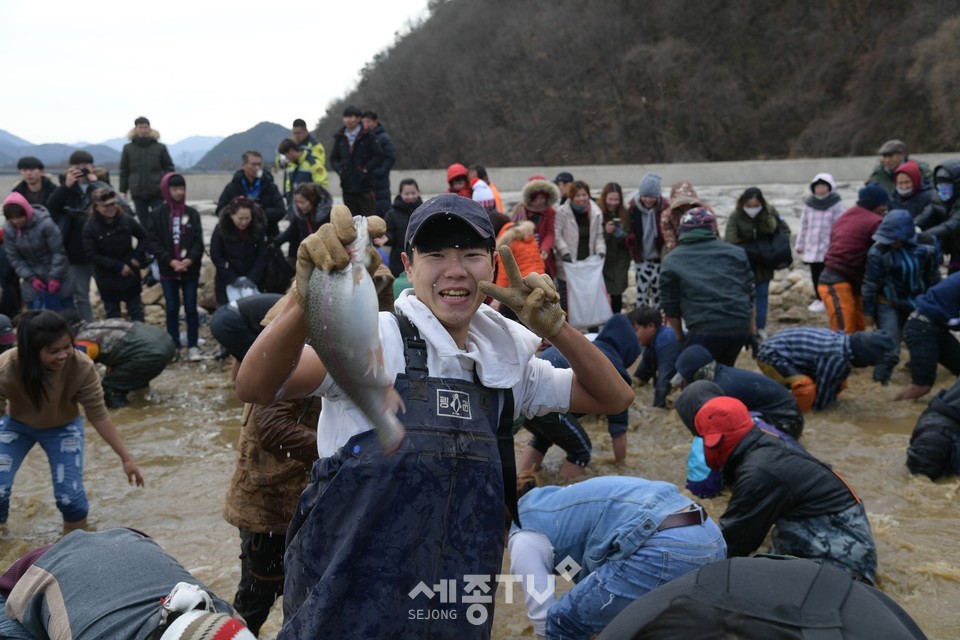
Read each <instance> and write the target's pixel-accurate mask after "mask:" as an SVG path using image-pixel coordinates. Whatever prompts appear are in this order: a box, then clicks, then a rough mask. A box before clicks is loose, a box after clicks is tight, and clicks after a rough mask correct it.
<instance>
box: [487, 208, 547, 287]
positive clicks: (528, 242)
mask: <svg viewBox="0 0 960 640" xmlns="http://www.w3.org/2000/svg"><path fill="white" fill-rule="evenodd" d="M500 247H510V251H512V252H513V257H514V259H515V260H516V261H517V267H519V268H520V275H521V276H524V277H526V276H527V275H528V274H531V273H543V272H544V270H545V269H546V265H544V263H543V258H541V257H540V247H538V246H537V239H536V237H534V226H533V222H531V221H530V220H524V221H523V222H508V223H507V224H505V225H503V228H502V229H500V235H499V236H497V248H498V249H499V248H500ZM497 265H498V267H497V284H498V285H500V286H501V287H504V288H506V287H507V286H509V280H508V279H507V271H506V269H504V268H503V265H502V264H500V256H499V255H498V256H497Z"/></svg>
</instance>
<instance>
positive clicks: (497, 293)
mask: <svg viewBox="0 0 960 640" xmlns="http://www.w3.org/2000/svg"><path fill="white" fill-rule="evenodd" d="M499 253H500V264H501V266H502V267H503V268H504V269H505V270H506V272H507V279H508V280H509V285H508V286H507V288H506V289H504V288H503V287H498V286H497V285H495V284H493V283H492V282H487V281H482V282H480V283H478V286H479V287H480V291H482V292H483V293H484V294H486V295H488V296H490V297H491V298H493V299H494V300H499V301H500V303H501V304H505V305H507V306H508V307H510V308H511V309H513V312H514V313H516V314H517V317H518V318H520V321H521V322H523V324H525V325H526V326H527V328H528V329H530V330H531V331H533V332H534V333H535V334H537V335H538V336H540V337H541V338H545V339H547V340H549V339H550V338H552V337H553V336H555V335H557V333H559V332H560V329H561V328H562V327H563V323H564V322H565V321H566V319H567V314H566V312H565V311H564V310H563V309H562V308H561V307H560V294H559V293H557V288H556V287H555V286H554V285H553V280H551V279H550V276H547V275H542V274H539V273H531V274H528V275H527V277H526V278H523V277H521V276H520V268H519V267H518V266H517V261H516V259H514V257H513V252H512V251H511V250H510V247H508V246H502V247H500V248H499Z"/></svg>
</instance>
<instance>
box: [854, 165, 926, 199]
mask: <svg viewBox="0 0 960 640" xmlns="http://www.w3.org/2000/svg"><path fill="white" fill-rule="evenodd" d="M909 160H913V158H911V157H910V156H905V157H904V159H903V161H904V162H907V161H909ZM913 161H914V162H916V163H917V166H918V167H919V168H920V178H921V182H923V183H926V184H933V172H932V171H930V165H929V164H927V163H926V162H923V161H921V160H913ZM866 184H878V185H880V186H881V187H883V188H884V189H886V190H887V193H890V194H892V193H893V191H894V188H895V187H894V184H893V173H888V172H887V168H886V167H884V166H883V163H882V162H878V163H877V164H876V166H875V167H874V168H873V172H872V173H871V174H870V176H869V177H868V178H867V182H866Z"/></svg>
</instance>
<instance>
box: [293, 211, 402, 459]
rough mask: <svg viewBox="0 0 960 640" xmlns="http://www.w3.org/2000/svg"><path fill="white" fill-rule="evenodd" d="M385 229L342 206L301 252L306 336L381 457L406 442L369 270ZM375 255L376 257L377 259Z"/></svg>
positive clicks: (300, 284)
mask: <svg viewBox="0 0 960 640" xmlns="http://www.w3.org/2000/svg"><path fill="white" fill-rule="evenodd" d="M385 230H386V225H385V224H384V222H383V219H382V218H379V217H378V216H370V217H368V218H364V217H362V216H356V217H353V218H351V216H350V210H349V209H347V208H346V207H344V206H342V205H337V206H335V207H334V208H333V211H332V212H331V216H330V222H328V223H327V224H324V225H323V226H322V227H320V229H319V230H318V231H317V232H316V233H314V234H313V235H311V236H309V237H307V238H306V239H305V240H304V241H303V242H302V243H301V244H300V249H299V250H298V251H297V299H298V300H299V301H300V303H301V304H302V305H303V308H304V310H305V311H306V315H307V332H308V334H309V336H310V344H311V346H313V348H314V350H315V351H316V352H317V355H318V356H319V357H320V361H321V362H323V365H324V367H326V369H327V373H328V374H329V375H331V376H333V380H334V381H335V382H336V383H337V386H339V387H340V389H341V390H342V391H343V392H344V394H346V396H347V397H348V398H350V400H351V401H353V403H354V404H355V405H356V406H357V408H358V409H360V411H361V412H362V413H363V415H364V416H366V417H367V419H368V420H369V421H370V423H371V424H372V425H373V428H374V430H375V431H376V434H377V439H378V440H379V441H380V446H381V447H383V449H384V451H386V452H388V453H392V452H394V451H396V450H397V449H398V448H399V447H400V444H401V443H402V442H403V437H404V430H403V425H402V424H401V423H400V420H398V419H397V415H396V413H397V411H399V410H402V409H403V401H402V400H401V398H400V394H398V393H397V392H396V390H395V389H394V388H393V380H392V379H391V378H390V377H389V376H388V375H387V372H386V371H385V370H384V366H383V351H382V349H381V346H380V333H379V309H378V303H377V291H376V288H375V286H374V284H373V279H372V278H371V277H370V273H369V272H368V269H369V268H370V266H371V263H370V261H371V260H379V255H377V253H376V251H375V250H370V251H368V249H372V248H371V247H370V237H371V236H374V237H376V236H379V235H382V234H383V233H384V231H385ZM374 256H376V258H374Z"/></svg>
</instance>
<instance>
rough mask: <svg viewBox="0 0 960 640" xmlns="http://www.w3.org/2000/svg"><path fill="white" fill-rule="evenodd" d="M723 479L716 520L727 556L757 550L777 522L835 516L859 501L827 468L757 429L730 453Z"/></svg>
mask: <svg viewBox="0 0 960 640" xmlns="http://www.w3.org/2000/svg"><path fill="white" fill-rule="evenodd" d="M723 480H724V484H726V485H727V486H728V487H732V488H733V493H732V495H731V496H730V503H729V505H728V506H727V510H726V511H725V512H724V514H723V515H722V516H720V529H722V530H723V537H724V539H725V540H726V541H727V555H728V556H730V557H734V556H746V555H749V554H751V553H753V552H754V551H756V550H757V549H758V548H759V547H760V545H761V544H762V543H763V539H764V538H766V536H767V532H769V531H770V527H772V526H773V525H774V524H776V522H777V520H780V519H781V518H812V517H816V516H821V515H827V514H832V513H839V512H841V511H843V510H845V509H848V508H850V507H852V506H854V505H855V504H857V503H858V502H859V499H858V498H857V496H855V495H854V494H853V493H852V492H851V490H850V488H849V487H848V486H847V484H846V483H845V482H844V481H843V479H841V478H840V476H838V475H837V474H836V473H835V472H834V471H833V469H831V468H830V467H829V466H828V465H826V464H824V463H823V462H820V461H819V460H817V459H816V458H814V457H813V456H812V455H810V454H809V453H807V452H805V451H801V450H798V449H794V448H792V447H790V445H788V444H787V443H786V442H784V441H783V440H781V439H780V438H778V437H777V436H774V435H771V434H769V433H767V432H765V431H761V430H760V429H758V428H757V427H754V428H752V429H751V430H750V431H749V432H748V433H747V435H746V436H744V438H743V440H741V441H740V443H739V444H738V445H737V446H736V448H735V449H734V450H733V453H731V454H730V457H729V458H728V459H727V462H726V464H724V465H723Z"/></svg>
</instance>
